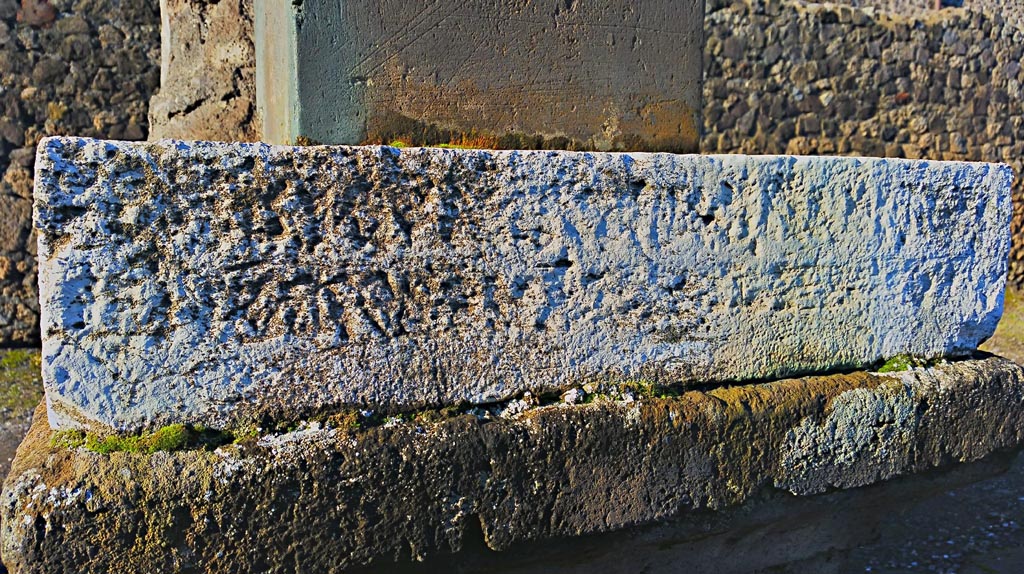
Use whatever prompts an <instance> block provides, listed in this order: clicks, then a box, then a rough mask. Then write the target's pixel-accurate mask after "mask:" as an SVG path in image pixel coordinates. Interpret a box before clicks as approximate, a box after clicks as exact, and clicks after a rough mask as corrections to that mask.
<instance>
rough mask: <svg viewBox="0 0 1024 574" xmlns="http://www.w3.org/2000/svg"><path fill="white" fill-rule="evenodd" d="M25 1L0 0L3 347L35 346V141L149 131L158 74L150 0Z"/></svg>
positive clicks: (0, 320) (0, 304) (155, 21)
mask: <svg viewBox="0 0 1024 574" xmlns="http://www.w3.org/2000/svg"><path fill="white" fill-rule="evenodd" d="M24 5H25V10H28V11H30V12H31V14H29V13H28V12H23V11H22V3H21V2H18V1H17V0H0V213H2V214H3V216H2V217H0V346H12V345H13V346H18V345H38V344H39V305H38V301H37V289H36V262H35V258H36V252H35V251H36V239H35V237H34V235H33V233H32V222H31V212H32V167H33V160H34V157H35V150H34V148H35V146H36V144H37V143H38V142H39V140H40V139H41V138H42V137H43V136H46V135H59V134H74V135H87V136H95V137H109V138H116V139H143V138H144V137H145V135H146V109H147V102H148V100H149V97H150V94H152V92H153V91H154V90H155V89H156V87H157V83H158V80H159V77H158V73H157V57H158V56H157V52H158V38H159V18H158V14H157V11H156V7H155V5H154V4H153V3H152V2H150V1H149V0H76V1H71V0H52V1H51V2H48V3H47V2H38V1H33V2H25V3H24ZM19 14H22V16H21V17H20V18H19ZM47 14H50V16H47Z"/></svg>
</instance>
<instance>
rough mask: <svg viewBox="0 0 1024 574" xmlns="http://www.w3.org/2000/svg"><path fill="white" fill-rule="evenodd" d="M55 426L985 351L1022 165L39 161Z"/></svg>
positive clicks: (122, 146) (72, 142)
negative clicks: (1014, 182) (1013, 186)
mask: <svg viewBox="0 0 1024 574" xmlns="http://www.w3.org/2000/svg"><path fill="white" fill-rule="evenodd" d="M37 166H38V169H37V178H36V199H35V201H36V225H37V228H38V231H39V238H40V240H39V241H40V243H39V245H40V248H39V253H40V270H41V271H40V288H41V305H42V309H43V336H44V345H43V353H44V360H43V372H44V380H45V385H46V389H47V400H48V405H49V407H50V412H49V414H50V423H51V424H52V425H53V426H54V427H55V428H74V427H90V426H100V427H113V428H115V429H118V430H125V431H128V430H136V429H139V428H142V427H155V426H162V425H166V424H171V423H176V422H182V423H195V424H203V425H207V426H212V427H215V428H230V427H235V426H239V425H243V424H247V423H250V422H253V421H260V420H265V419H268V418H269V419H271V420H295V419H298V418H302V417H303V416H307V415H309V414H311V413H315V412H320V411H324V410H331V409H337V408H341V407H346V406H360V407H364V408H373V409H379V410H390V411H395V410H408V409H414V408H419V407H424V406H439V405H446V404H455V403H459V402H462V401H468V402H471V403H486V402H492V401H499V400H504V399H508V398H511V397H514V396H516V395H518V394H520V393H522V392H524V391H527V390H529V391H532V392H534V393H538V394H539V393H543V392H554V391H558V390H562V389H566V388H569V387H571V386H574V385H579V384H582V383H585V382H588V381H594V380H609V379H612V380H633V381H646V382H655V383H673V384H683V385H687V384H690V385H692V384H710V383H719V382H725V381H732V380H749V379H765V378H775V377H779V376H786V375H791V374H798V373H806V372H815V371H818V372H821V371H826V370H832V369H837V368H855V367H861V366H867V365H872V364H875V363H877V362H879V361H880V360H882V359H884V358H887V357H891V356H894V355H897V354H901V353H908V354H912V355H916V356H922V357H935V356H940V355H943V356H955V355H963V354H965V353H969V352H971V351H973V350H974V349H975V348H977V345H978V344H979V343H980V342H981V341H982V340H984V339H985V338H987V337H988V336H990V335H991V334H992V331H993V330H994V328H995V325H996V323H997V321H998V319H999V315H1000V313H1001V310H1002V303H1003V287H1004V283H1005V277H1006V260H1007V251H1008V249H1009V224H1008V222H1009V218H1010V197H1009V189H1010V180H1011V172H1010V170H1009V168H1007V167H1006V166H1001V165H992V164H972V163H957V162H926V161H907V160H882V159H863V158H819V157H789V156H685V155H670V154H642V153H636V154H613V153H574V152H543V151H535V152H515V151H513V152H500V151H473V150H449V149H419V148H416V149H402V150H399V149H395V148H389V147H364V148H360V147H297V148H294V147H274V146H267V145H257V144H237V143H236V144H217V143H192V144H189V143H183V142H172V141H167V142H160V143H149V144H129V143H118V142H104V141H96V140H87V139H75V138H56V139H48V140H45V141H44V143H43V144H42V145H41V147H40V148H39V154H38V160H37Z"/></svg>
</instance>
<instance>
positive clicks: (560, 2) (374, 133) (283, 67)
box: [255, 0, 704, 152]
mask: <svg viewBox="0 0 1024 574" xmlns="http://www.w3.org/2000/svg"><path fill="white" fill-rule="evenodd" d="M703 10H704V1H703V0H648V1H646V2H644V3H643V4H637V3H635V2H627V1H625V0H591V1H587V2H579V1H576V0H569V1H567V0H500V1H494V0H467V1H464V2H447V1H441V0H432V1H429V2H407V1H406V0H383V1H381V2H375V3H365V2H346V1H343V0H305V1H304V2H292V1H291V0H268V1H266V2H262V3H259V4H258V5H257V12H256V15H255V16H256V20H255V27H256V30H257V34H256V38H257V48H256V49H257V54H264V55H265V57H263V58H260V57H257V65H258V66H263V68H261V69H258V70H257V82H256V83H257V97H258V98H260V104H259V106H260V110H261V115H262V117H263V118H265V122H266V125H265V130H264V137H263V140H264V141H269V142H272V143H287V144H290V143H294V142H295V141H296V140H297V138H299V137H305V138H308V139H310V140H313V141H316V142H323V143H333V144H359V143H388V142H390V141H391V140H392V139H401V140H404V141H406V142H408V143H413V144H421V143H469V144H471V145H478V146H479V145H484V146H487V147H515V148H522V147H525V148H536V147H555V148H566V147H568V148H572V149H600V150H611V149H615V150H645V151H655V150H656V151H676V152H679V151H687V152H692V151H696V150H697V147H698V145H699V141H698V140H699V132H700V129H699V125H700V124H699V122H700V107H701V101H700V85H701V68H700V66H701V49H702V46H703V28H702V22H703ZM260 30H264V31H263V32H261V31H260ZM338 38H344V41H339V40H338ZM261 78H262V80H261ZM431 140H433V141H431Z"/></svg>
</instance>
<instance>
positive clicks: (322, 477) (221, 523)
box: [0, 358, 1024, 573]
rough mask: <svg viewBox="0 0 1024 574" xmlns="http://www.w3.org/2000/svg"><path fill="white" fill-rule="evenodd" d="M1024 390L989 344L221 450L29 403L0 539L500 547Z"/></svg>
mask: <svg viewBox="0 0 1024 574" xmlns="http://www.w3.org/2000/svg"><path fill="white" fill-rule="evenodd" d="M1021 400H1024V370H1022V368H1021V367H1020V366H1018V365H1016V364H1014V363H1011V362H1009V361H1006V360H1004V359H1000V358H988V359H984V360H973V361H964V362H957V363H951V364H947V365H943V366H939V367H935V368H931V369H928V370H923V369H919V370H914V371H907V372H902V373H893V374H888V375H876V374H869V373H854V374H850V375H835V376H829V377H810V378H806V379H795V380H785V381H779V382H775V383H770V384H762V385H756V386H745V387H733V388H729V389H716V390H712V391H708V392H697V391H693V392H688V393H686V394H684V395H682V396H680V397H678V398H672V399H650V400H644V401H641V402H633V403H595V404H591V405H584V406H560V407H544V408H539V409H534V410H530V411H526V412H524V413H521V414H519V415H517V416H516V417H514V418H510V419H496V420H493V421H491V422H481V421H478V419H476V418H475V417H473V416H469V415H465V416H460V417H457V418H453V419H448V420H447V421H443V422H440V423H434V424H426V423H423V424H416V423H406V424H400V425H397V426H392V427H375V428H372V429H368V430H364V431H351V430H338V429H330V428H321V429H319V430H315V427H314V428H309V429H306V430H300V431H297V432H294V433H291V434H286V435H279V436H267V437H263V438H261V439H259V440H258V441H257V440H254V441H252V442H250V443H248V444H247V445H232V446H227V447H221V448H219V449H218V450H216V451H214V452H207V451H202V450H198V451H187V452H177V453H158V454H155V455H140V454H128V453H114V454H111V455H100V454H96V453H93V452H90V451H86V450H84V449H77V450H70V449H66V448H62V447H56V448H55V447H51V446H50V445H49V442H48V441H49V437H50V429H49V428H48V427H47V425H46V424H45V423H44V422H42V418H43V417H42V416H39V417H37V419H39V422H37V423H36V424H35V426H34V427H33V430H32V431H31V432H30V435H29V437H28V439H27V440H26V442H25V443H24V444H23V446H22V447H21V448H20V449H19V452H18V456H17V458H16V459H15V464H14V468H13V469H12V472H11V474H10V476H9V477H8V479H7V481H6V483H5V485H4V493H3V497H2V509H0V511H2V515H3V516H2V518H3V526H2V528H3V534H2V550H3V557H4V560H5V562H6V564H7V565H8V567H10V568H11V570H12V572H15V573H28V572H60V571H83V570H84V571H89V572H143V571H145V572H152V571H170V572H198V571H201V572H208V573H214V572H257V571H259V572H294V571H309V572H339V571H342V570H344V569H346V568H351V567H353V566H359V565H364V564H376V565H378V566H379V567H381V568H384V569H386V568H389V567H390V564H389V563H390V562H391V561H393V560H399V561H405V560H408V559H410V558H421V557H428V556H431V555H438V554H444V553H447V552H451V551H458V550H459V549H461V548H463V547H464V545H467V544H472V543H473V542H472V541H473V539H474V538H476V537H479V536H480V534H479V533H480V531H481V530H482V536H483V540H484V542H485V543H486V545H487V546H488V547H490V548H492V549H495V550H505V549H510V548H514V547H515V545H516V544H519V543H523V542H527V541H537V540H546V539H550V538H554V537H564V536H579V535H581V534H585V533H598V532H610V531H614V530H617V529H621V528H626V527H630V526H636V525H640V524H644V523H649V522H652V521H661V520H668V519H671V518H674V517H679V516H683V517H687V516H690V517H693V518H694V519H695V520H702V519H706V516H705V515H702V514H700V513H694V512H693V511H695V510H699V509H722V508H726V507H729V506H731V505H735V504H739V503H742V502H744V501H749V500H752V499H756V498H757V497H758V496H761V494H762V493H763V492H764V491H765V490H766V489H783V490H788V491H791V492H793V493H795V494H800V495H805V494H813V493H821V492H827V491H830V490H833V489H836V488H841V489H844V488H851V487H859V486H863V485H868V484H872V483H875V482H878V481H882V480H887V479H890V478H892V477H895V476H898V475H900V474H903V473H907V472H918V471H923V470H926V469H929V468H933V467H936V466H940V465H947V464H950V463H953V462H957V461H969V460H976V459H979V458H980V457H983V456H985V455H987V454H989V453H991V452H993V451H996V450H999V449H1004V448H1010V447H1014V446H1017V445H1019V444H1020V443H1021V440H1022V439H1024V411H1022V410H1021V409H1020V404H1021ZM41 412H42V411H40V413H41ZM789 508H790V509H792V508H793V507H789ZM733 535H734V536H735V535H736V533H735V531H734V532H733ZM256 541H259V542H258V551H253V550H254V546H253V545H254V544H256ZM691 541H692V538H691ZM804 541H805V542H806V539H805V540H804ZM98 548H102V549H103V551H102V552H96V551H95V549H98ZM568 558H569V559H570V560H573V561H576V559H577V557H576V556H571V557H568ZM761 559H762V560H764V562H767V564H764V565H765V566H768V565H770V563H771V562H770V560H771V558H770V557H769V556H768V553H767V552H765V553H762V556H761ZM677 564H678V563H677ZM724 564H725V565H726V566H727V568H725V569H724V571H729V570H730V568H732V571H737V569H735V564H734V563H730V562H728V561H726V562H725V563H724ZM548 565H549V566H550V565H551V564H550V563H549V564H548Z"/></svg>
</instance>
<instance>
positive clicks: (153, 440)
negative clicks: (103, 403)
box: [50, 424, 236, 454]
mask: <svg viewBox="0 0 1024 574" xmlns="http://www.w3.org/2000/svg"><path fill="white" fill-rule="evenodd" d="M235 439H236V435H235V433H228V432H221V431H215V430H209V429H205V428H203V427H189V426H186V425H180V424H178V425H170V426H166V427H163V428H161V429H157V430H155V431H153V432H148V433H142V434H138V435H118V434H110V435H97V434H94V433H86V432H84V431H80V430H69V431H59V432H55V433H53V436H52V437H51V438H50V445H51V446H53V447H54V448H80V447H82V448H85V449H87V450H91V451H93V452H97V453H100V454H110V453H112V452H131V453H141V454H153V453H156V452H174V451H178V450H185V449H212V448H216V447H218V446H221V445H224V444H228V443H230V442H234V441H235Z"/></svg>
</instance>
